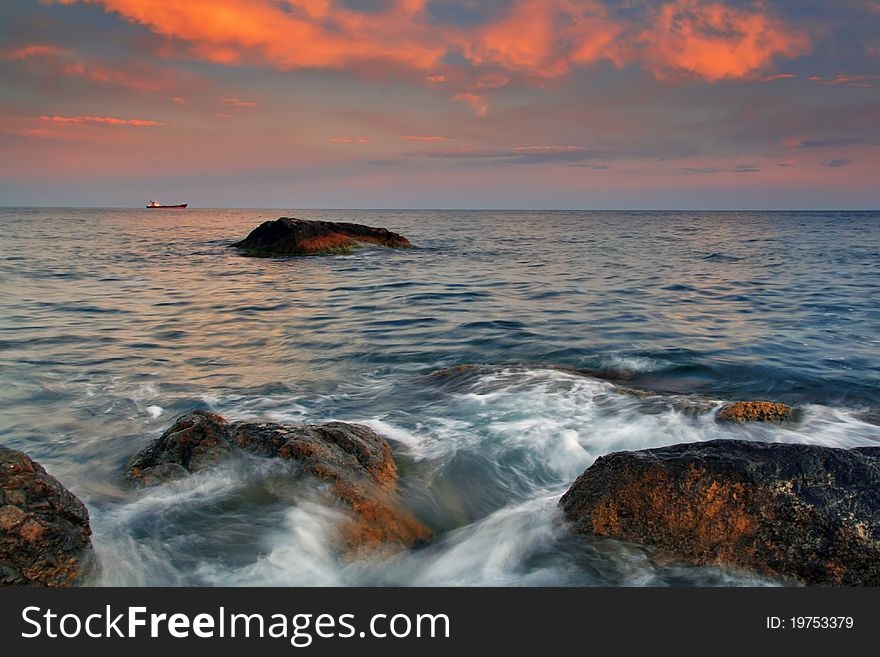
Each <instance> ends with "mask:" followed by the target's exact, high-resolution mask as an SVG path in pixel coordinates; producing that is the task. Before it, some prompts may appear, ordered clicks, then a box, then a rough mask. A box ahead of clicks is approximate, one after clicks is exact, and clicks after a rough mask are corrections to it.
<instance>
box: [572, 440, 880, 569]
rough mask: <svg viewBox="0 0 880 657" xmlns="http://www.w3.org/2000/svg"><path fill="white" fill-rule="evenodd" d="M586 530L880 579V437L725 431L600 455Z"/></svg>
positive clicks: (583, 496) (715, 558)
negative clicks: (781, 438)
mask: <svg viewBox="0 0 880 657" xmlns="http://www.w3.org/2000/svg"><path fill="white" fill-rule="evenodd" d="M560 506H561V507H562V510H563V512H564V514H565V516H566V517H567V518H568V519H569V520H570V521H572V522H573V523H574V530H575V531H577V532H579V533H583V534H597V535H601V536H609V537H613V538H617V539H621V540H626V541H631V542H635V543H641V544H644V545H649V546H654V547H656V548H657V550H658V554H659V555H662V556H665V557H668V558H673V559H678V560H684V561H688V562H691V563H693V564H697V565H718V566H730V567H735V568H740V569H745V570H749V571H752V572H755V573H758V574H760V575H764V576H769V577H780V578H786V579H790V580H794V581H798V582H801V583H804V584H823V585H857V586H862V585H872V586H874V585H878V584H880V447H865V448H857V449H850V450H846V449H835V448H828V447H817V446H813V445H792V444H780V443H759V442H749V441H740V440H714V441H709V442H705V443H693V444H685V445H675V446H672V447H663V448H660V449H649V450H643V451H636V452H618V453H615V454H609V455H607V456H603V457H601V458H599V459H597V460H596V462H595V463H594V464H593V465H592V466H590V467H589V468H588V469H587V470H586V471H585V472H584V473H583V474H582V475H581V476H580V477H578V479H577V480H576V481H575V482H574V484H573V485H572V486H571V488H570V489H569V490H568V492H566V493H565V495H563V496H562V499H561V500H560Z"/></svg>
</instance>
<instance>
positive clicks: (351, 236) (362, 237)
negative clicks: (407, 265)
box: [232, 217, 412, 257]
mask: <svg viewBox="0 0 880 657" xmlns="http://www.w3.org/2000/svg"><path fill="white" fill-rule="evenodd" d="M365 244H377V245H380V246H387V247H391V248H408V247H411V246H412V244H411V243H410V241H409V240H408V239H406V238H405V237H404V236H403V235H399V234H397V233H392V232H391V231H390V230H388V229H387V228H373V227H372V226H363V225H361V224H349V223H339V222H335V221H306V220H304V219H291V218H288V217H281V218H280V219H276V220H275V221H266V222H264V223H262V224H260V225H259V226H257V227H256V228H255V229H254V230H252V231H251V232H250V234H249V235H248V236H247V237H245V238H244V239H243V240H241V241H240V242H236V243H235V244H232V246H234V247H238V248H239V249H241V250H242V253H243V254H244V255H248V256H259V257H271V256H302V255H327V254H332V253H336V254H345V253H349V252H350V251H351V250H352V249H353V248H355V247H357V246H363V245H365Z"/></svg>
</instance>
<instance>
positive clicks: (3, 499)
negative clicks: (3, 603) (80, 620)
mask: <svg viewBox="0 0 880 657" xmlns="http://www.w3.org/2000/svg"><path fill="white" fill-rule="evenodd" d="M91 534H92V530H91V528H90V527H89V512H88V511H87V510H86V507H85V506H84V505H83V503H82V502H80V501H79V500H78V499H77V498H76V497H75V496H74V495H73V493H71V492H70V491H68V490H67V489H66V488H64V486H62V485H61V484H60V483H58V480H57V479H55V477H53V476H52V475H50V474H48V473H47V472H46V470H45V469H43V467H42V466H41V465H40V464H39V463H36V462H35V461H32V460H31V459H30V457H28V456H27V454H24V453H22V452H18V451H15V450H12V449H8V448H6V447H2V446H0V586H3V585H5V586H9V585H40V586H72V585H74V584H77V583H79V582H81V581H82V580H83V578H84V577H85V576H86V575H88V574H89V573H90V572H92V571H93V570H94V568H95V565H96V561H95V556H94V551H93V550H92V542H91V539H90V538H89V537H90V536H91Z"/></svg>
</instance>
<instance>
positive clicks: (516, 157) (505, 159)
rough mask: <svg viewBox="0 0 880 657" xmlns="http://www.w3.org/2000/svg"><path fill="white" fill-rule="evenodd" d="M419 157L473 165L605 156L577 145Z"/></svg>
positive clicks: (435, 153)
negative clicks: (459, 161)
mask: <svg viewBox="0 0 880 657" xmlns="http://www.w3.org/2000/svg"><path fill="white" fill-rule="evenodd" d="M416 155H420V156H422V157H431V158H442V159H451V160H467V161H471V162H473V163H475V164H501V165H505V164H523V165H534V164H566V163H572V162H582V161H584V160H594V159H599V158H601V159H604V158H606V157H607V154H606V153H603V152H599V151H594V150H590V149H587V148H583V147H580V146H553V145H541V146H516V147H514V148H507V149H489V150H474V149H455V150H434V151H425V152H422V153H416Z"/></svg>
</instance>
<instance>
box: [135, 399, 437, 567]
mask: <svg viewBox="0 0 880 657" xmlns="http://www.w3.org/2000/svg"><path fill="white" fill-rule="evenodd" d="M239 449H240V450H244V451H246V452H250V453H251V454H255V455H258V456H263V457H267V458H281V459H286V460H290V461H294V462H296V463H298V464H299V465H300V466H301V467H302V472H304V473H305V474H307V475H311V476H314V477H317V478H318V479H321V480H324V481H327V482H329V483H330V484H331V487H330V489H331V492H332V494H333V495H334V496H335V497H337V498H338V499H340V500H341V501H343V502H344V503H345V504H346V505H347V506H348V507H350V509H351V510H352V521H351V522H350V523H349V524H348V525H346V526H345V527H344V528H343V532H342V534H343V540H344V542H345V546H344V547H345V551H347V552H349V553H352V552H358V551H360V550H361V549H365V548H375V547H377V546H379V545H382V544H395V543H396V544H400V545H403V546H406V547H413V546H415V545H419V544H421V543H424V542H426V541H428V540H429V539H430V538H431V533H430V531H429V530H428V529H427V528H426V527H425V526H424V525H422V524H421V523H420V522H419V521H418V520H417V519H416V518H415V517H414V516H413V515H412V514H411V513H409V511H407V510H406V509H405V508H404V506H403V504H402V503H401V500H400V498H399V496H398V494H397V466H396V464H395V463H394V459H393V458H392V456H391V447H390V446H389V445H388V443H387V442H386V441H385V439H384V438H382V437H381V436H379V435H378V434H377V433H376V432H374V431H373V430H372V429H370V428H368V427H365V426H361V425H358V424H348V423H344V422H328V423H327V424H321V425H314V424H310V425H285V424H276V423H263V422H261V423H255V422H227V421H226V420H225V419H223V418H222V417H220V416H219V415H216V414H214V413H209V412H208V411H202V410H197V411H192V412H190V413H187V414H186V415H183V416H181V417H179V418H177V420H176V421H175V422H174V424H173V425H172V426H171V427H170V428H169V429H168V430H167V431H166V432H165V433H164V434H162V436H161V437H159V438H158V439H156V440H155V441H153V442H152V443H151V444H150V445H148V446H147V447H146V448H144V449H143V450H142V451H140V452H139V453H138V454H136V455H135V456H134V458H133V459H132V460H131V463H130V464H129V469H128V472H129V475H130V476H131V477H132V478H133V479H135V480H136V481H138V482H140V483H142V484H154V483H159V482H162V481H167V480H169V479H174V478H178V477H181V476H188V475H189V474H190V473H193V472H196V471H199V470H202V469H204V468H206V467H210V466H211V465H214V464H216V463H218V462H219V461H221V460H222V459H224V458H226V457H227V456H229V455H230V454H231V453H232V452H234V451H235V450H239Z"/></svg>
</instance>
